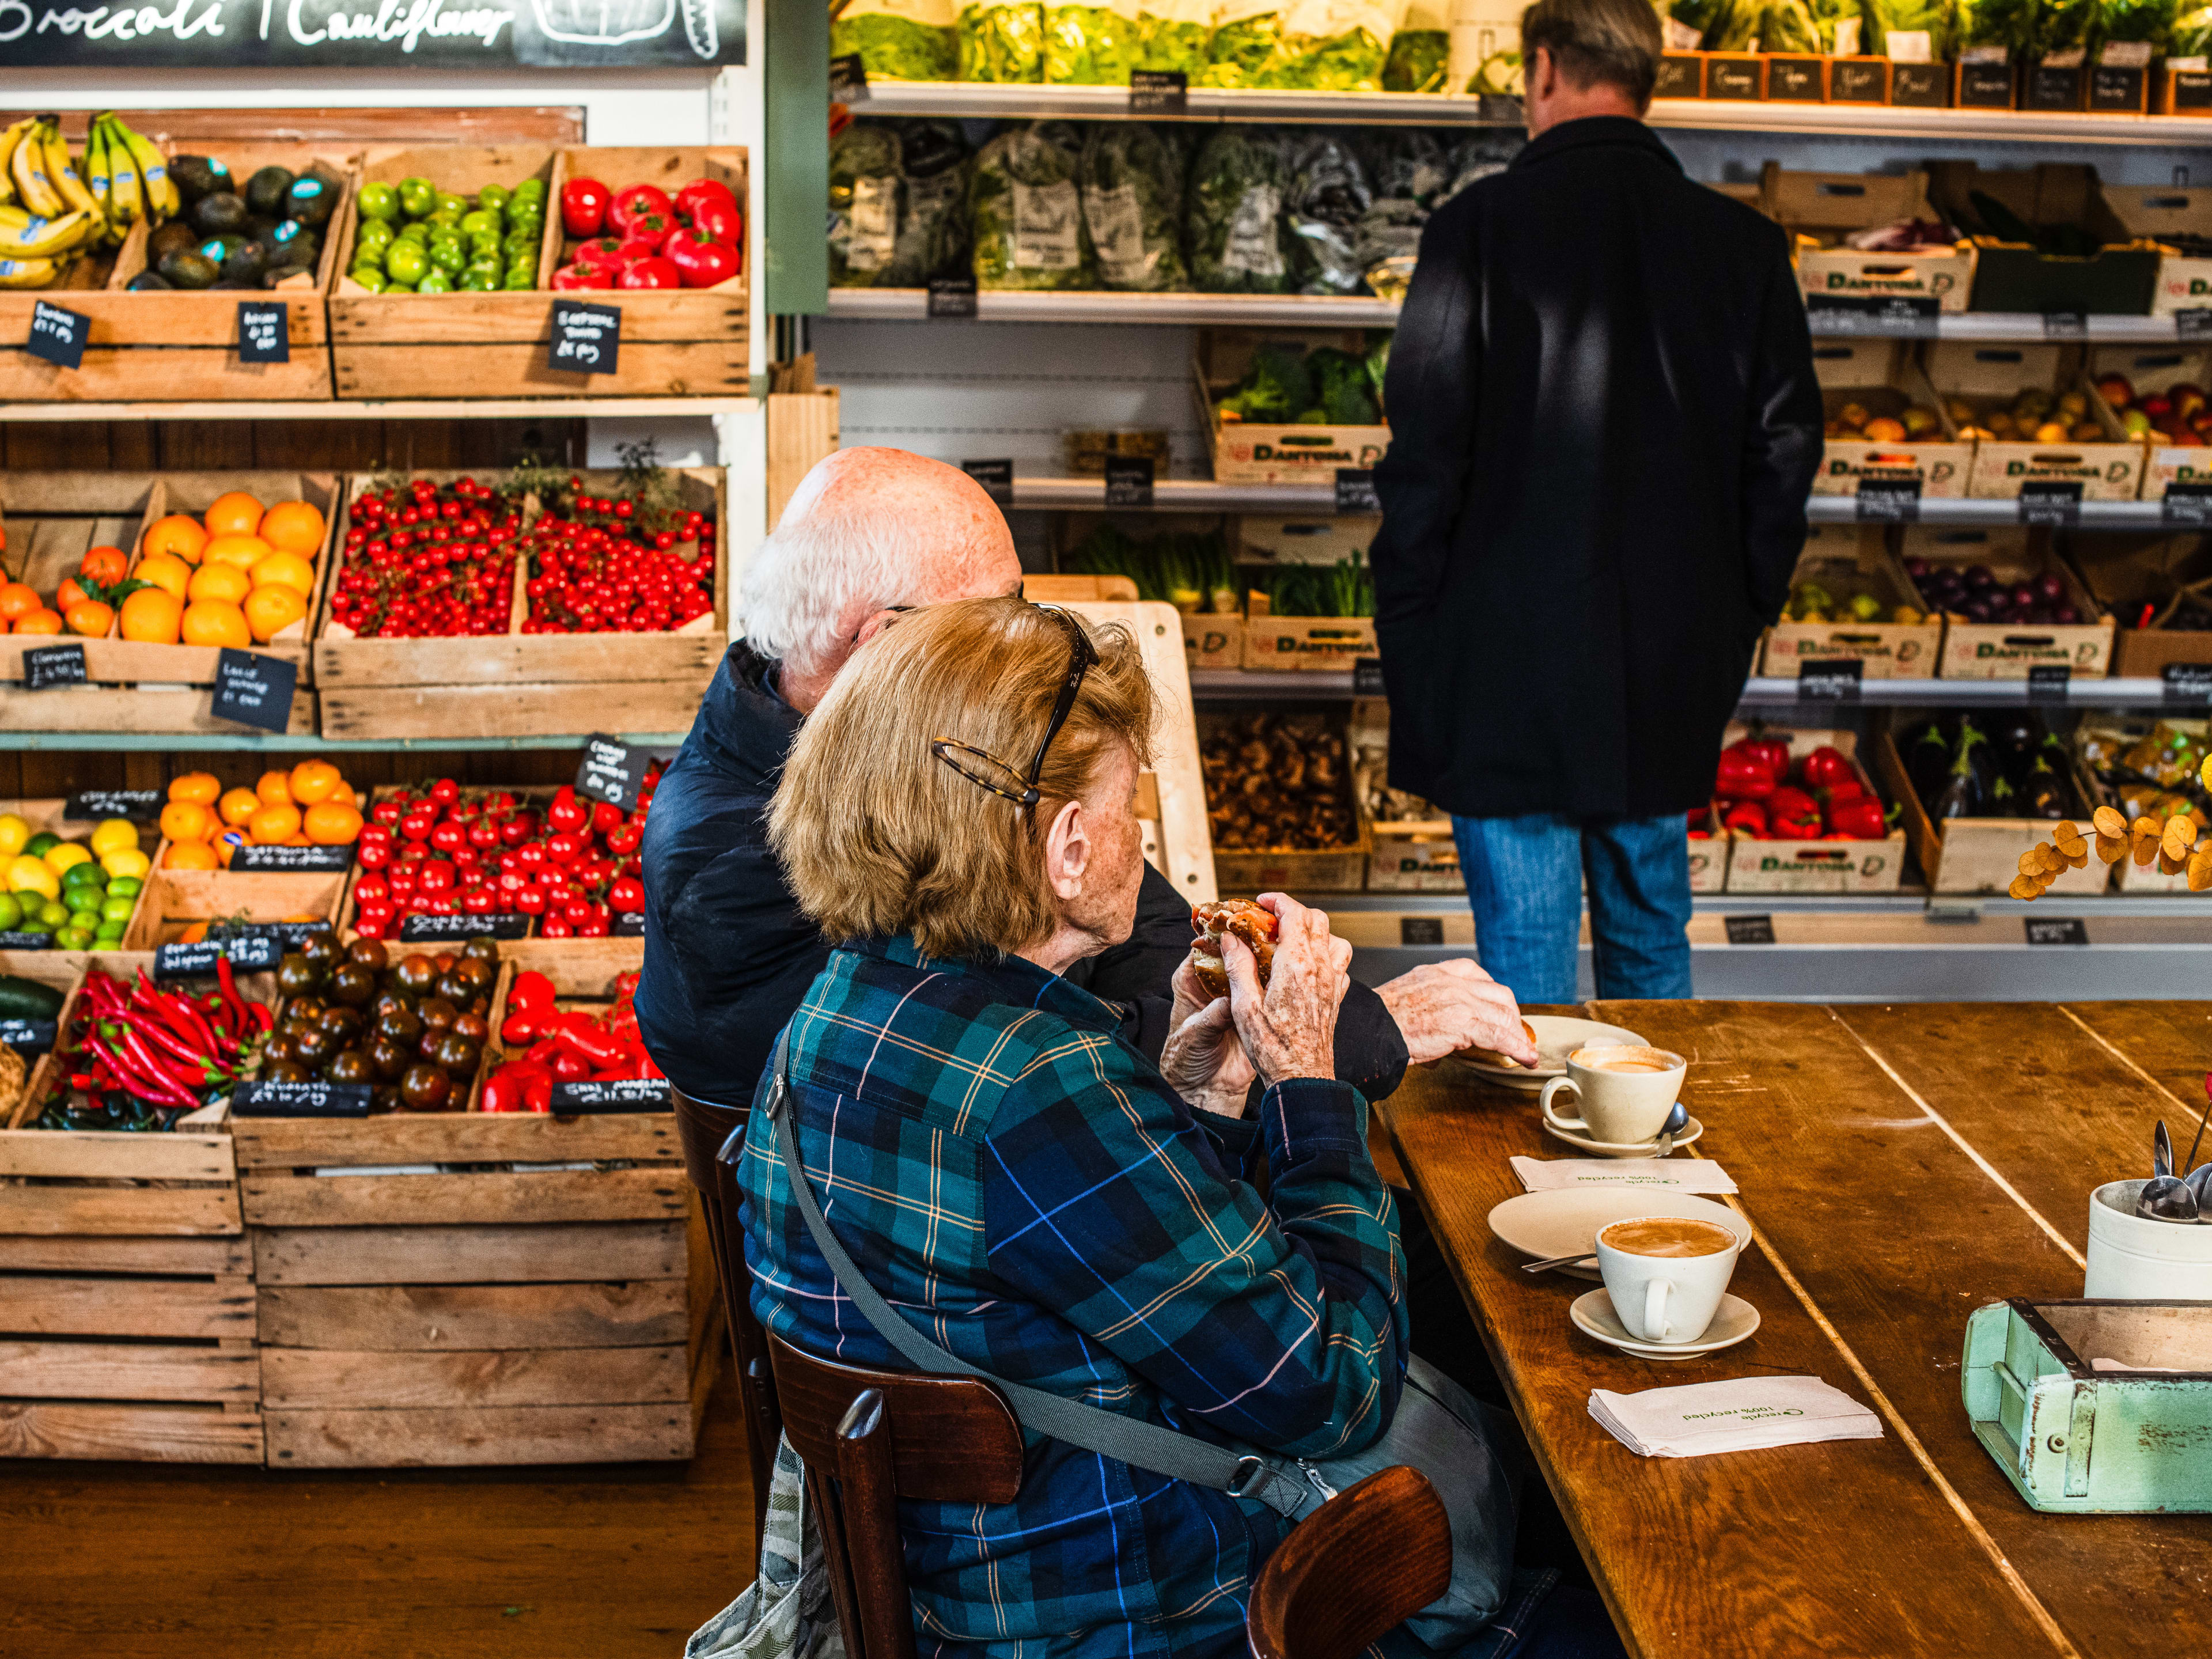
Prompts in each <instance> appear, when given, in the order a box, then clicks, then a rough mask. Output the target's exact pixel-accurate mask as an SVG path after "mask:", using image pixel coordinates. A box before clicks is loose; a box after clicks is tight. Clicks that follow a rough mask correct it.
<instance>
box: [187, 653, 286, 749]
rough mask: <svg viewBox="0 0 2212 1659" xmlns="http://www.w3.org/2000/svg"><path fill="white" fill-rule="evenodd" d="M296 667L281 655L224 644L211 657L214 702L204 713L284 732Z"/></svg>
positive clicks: (264, 729) (268, 730) (267, 729)
mask: <svg viewBox="0 0 2212 1659" xmlns="http://www.w3.org/2000/svg"><path fill="white" fill-rule="evenodd" d="M299 683H300V668H299V665H298V664H297V663H290V662H287V661H285V660H284V659H283V658H282V657H272V656H270V655H268V654H267V653H264V652H259V651H234V650H233V649H231V647H228V646H225V647H223V648H222V653H221V654H220V655H219V656H217V657H216V659H215V701H214V702H212V703H210V705H209V706H208V713H210V714H213V715H214V716H215V717H216V719H217V720H235V721H237V722H238V723H239V724H240V726H259V727H260V728H261V729H262V730H263V731H264V732H284V731H288V730H289V729H290V727H291V725H292V691H293V689H294V687H295V686H296V685H298V684H299Z"/></svg>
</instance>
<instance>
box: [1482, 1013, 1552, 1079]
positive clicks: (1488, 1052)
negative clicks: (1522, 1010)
mask: <svg viewBox="0 0 2212 1659" xmlns="http://www.w3.org/2000/svg"><path fill="white" fill-rule="evenodd" d="M1521 1034H1522V1036H1525V1037H1527V1038H1528V1046H1529V1047H1530V1048H1534V1047H1535V1046H1536V1028H1535V1027H1534V1026H1533V1025H1531V1024H1529V1023H1528V1021H1527V1020H1525V1019H1524V1020H1522V1022H1521ZM1467 1057H1468V1059H1469V1060H1473V1061H1474V1063H1475V1064H1476V1065H1478V1066H1505V1067H1508V1068H1509V1069H1510V1070H1513V1071H1518V1070H1520V1069H1521V1062H1520V1061H1519V1060H1514V1059H1512V1058H1511V1057H1510V1056H1508V1055H1505V1054H1499V1053H1498V1052H1497V1051H1496V1050H1494V1049H1491V1048H1470V1049H1468V1051H1467ZM1540 1059H1541V1056H1540Z"/></svg>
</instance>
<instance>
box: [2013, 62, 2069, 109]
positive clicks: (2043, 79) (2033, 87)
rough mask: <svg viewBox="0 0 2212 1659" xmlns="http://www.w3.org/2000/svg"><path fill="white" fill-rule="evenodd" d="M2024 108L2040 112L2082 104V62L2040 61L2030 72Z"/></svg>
mask: <svg viewBox="0 0 2212 1659" xmlns="http://www.w3.org/2000/svg"><path fill="white" fill-rule="evenodd" d="M2020 105H2021V108H2022V109H2032V110H2036V111H2039V112H2045V111H2048V112H2057V111H2064V110H2077V109H2079V108H2081V65H2080V64H2034V65H2033V66H2032V67H2031V68H2030V69H2029V70H2028V71H2027V90H2026V91H2025V92H2023V93H2022V94H2021V100H2020Z"/></svg>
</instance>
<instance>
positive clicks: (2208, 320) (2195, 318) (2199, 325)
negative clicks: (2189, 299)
mask: <svg viewBox="0 0 2212 1659" xmlns="http://www.w3.org/2000/svg"><path fill="white" fill-rule="evenodd" d="M2173 337H2174V338H2175V339H2177V340H2212V307H2204V306H2191V307H2190V308H2189V309H2188V310H2186V311H2177V312H2175V313H2173Z"/></svg>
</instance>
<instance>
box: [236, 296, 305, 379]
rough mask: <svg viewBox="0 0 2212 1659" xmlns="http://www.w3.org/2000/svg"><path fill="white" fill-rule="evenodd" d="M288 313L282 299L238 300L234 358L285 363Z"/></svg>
mask: <svg viewBox="0 0 2212 1659" xmlns="http://www.w3.org/2000/svg"><path fill="white" fill-rule="evenodd" d="M289 317H290V313H289V310H288V308H287V307H286V306H285V305H284V302H283V301H281V300H280V301H276V302H275V303H274V304H271V303H270V302H268V301H262V300H240V301H239V302H238V361H239V362H241V363H289V362H291V361H292V330H291V324H290V321H289Z"/></svg>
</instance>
